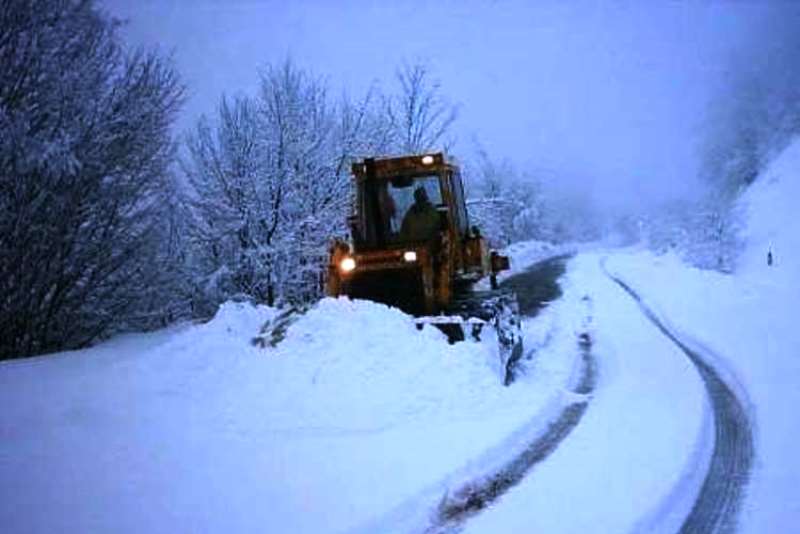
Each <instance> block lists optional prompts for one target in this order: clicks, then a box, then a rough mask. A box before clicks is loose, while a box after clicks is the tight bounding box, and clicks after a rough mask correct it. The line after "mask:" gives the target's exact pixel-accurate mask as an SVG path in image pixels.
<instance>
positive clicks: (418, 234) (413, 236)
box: [400, 187, 439, 241]
mask: <svg viewBox="0 0 800 534" xmlns="http://www.w3.org/2000/svg"><path fill="white" fill-rule="evenodd" d="M438 230H439V212H437V211H436V208H435V207H434V206H433V204H431V201H430V200H429V199H428V193H427V191H425V188H424V187H418V188H416V189H415V190H414V203H413V204H412V205H411V207H410V208H409V209H408V211H407V212H406V214H405V216H404V217H403V224H402V225H401V226H400V237H401V238H403V239H404V240H408V241H426V240H428V239H431V238H432V237H433V236H434V235H436V232H437V231H438Z"/></svg>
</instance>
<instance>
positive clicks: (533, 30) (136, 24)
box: [105, 0, 774, 205]
mask: <svg viewBox="0 0 800 534" xmlns="http://www.w3.org/2000/svg"><path fill="white" fill-rule="evenodd" d="M105 4H106V5H107V7H108V9H109V11H111V13H113V14H114V15H117V16H120V17H122V18H125V19H128V21H129V23H128V25H127V26H126V28H125V30H124V32H123V33H124V36H125V38H126V40H128V41H129V42H130V43H131V44H137V45H138V44H145V45H158V46H160V47H161V48H163V49H164V50H165V51H172V52H174V55H175V59H176V63H177V66H178V68H179V70H180V71H181V74H182V76H183V78H184V80H185V81H186V83H187V85H188V87H189V94H190V99H189V101H188V103H187V106H186V108H185V112H184V115H183V118H182V121H181V126H182V127H188V126H189V125H191V124H193V122H194V121H195V120H196V118H197V117H198V116H199V115H200V114H202V113H207V114H211V113H213V110H214V108H215V106H216V104H217V102H218V101H219V97H220V95H221V94H222V93H223V92H225V93H229V94H233V93H237V92H245V93H253V92H254V91H255V87H256V81H257V69H258V67H259V66H263V65H265V64H268V63H277V62H280V61H282V60H283V59H285V58H286V57H287V56H290V57H291V58H292V59H293V60H295V61H296V62H297V63H298V64H299V65H300V66H301V67H304V68H307V69H309V70H311V71H313V72H315V73H317V74H319V75H322V76H324V77H326V78H327V79H328V80H329V82H330V84H331V87H332V88H333V89H334V91H338V90H340V89H346V90H347V91H349V92H350V93H354V94H361V93H363V92H364V91H365V90H366V89H367V88H368V87H369V85H370V84H372V83H375V82H379V83H380V84H381V86H382V87H384V88H385V89H387V90H388V89H390V88H391V85H392V84H393V82H394V79H393V75H394V71H395V69H396V68H397V66H398V65H399V64H401V63H402V62H403V61H404V60H407V61H414V60H416V59H422V60H425V61H427V62H428V63H429V64H430V65H431V66H432V68H433V71H434V74H435V76H436V77H437V78H438V79H439V80H440V81H441V83H442V88H443V90H444V92H445V94H446V95H447V96H448V97H449V98H450V99H451V100H452V101H453V102H455V103H457V104H458V105H459V107H460V118H459V121H458V124H457V128H456V130H457V131H456V133H457V136H458V144H457V145H456V149H455V152H456V155H462V157H463V156H467V155H468V153H469V152H471V151H472V149H473V142H472V139H474V138H477V139H478V140H480V142H481V143H482V144H483V145H484V146H485V147H486V148H487V149H488V150H489V152H490V154H492V155H494V156H497V157H509V158H511V159H512V160H513V161H514V162H515V163H516V164H517V165H520V166H522V165H525V166H526V167H528V168H532V169H536V170H537V172H540V173H541V175H542V176H547V179H548V180H558V181H562V182H563V183H565V184H572V185H573V186H579V187H585V188H586V190H587V192H588V193H589V194H591V195H593V196H594V197H596V198H599V199H601V200H603V201H604V204H606V205H614V204H618V203H626V204H635V203H638V202H642V201H652V200H654V199H660V198H665V197H669V196H671V195H675V194H680V193H683V192H685V190H686V188H687V187H690V186H692V185H693V183H694V174H695V169H696V161H697V158H696V155H697V149H696V146H697V145H696V143H697V141H698V136H699V135H700V133H701V126H702V118H703V116H704V113H705V111H706V109H707V106H708V102H709V99H710V98H712V97H713V95H715V94H718V92H719V91H721V90H722V91H724V88H725V85H724V84H725V80H726V73H725V70H726V69H727V68H728V65H729V61H728V60H729V58H730V57H732V56H735V55H736V54H737V53H740V51H741V49H742V47H744V46H748V45H749V43H750V41H749V40H748V38H749V36H750V35H751V34H752V33H753V31H754V30H755V29H756V28H758V27H759V26H760V25H762V23H763V19H764V15H765V12H766V11H767V8H766V7H765V4H764V3H763V2H760V3H752V2H702V1H693V2H688V1H687V2H674V1H673V2H660V1H656V0H648V1H631V2H620V1H604V2H555V1H553V2H547V1H539V2H534V1H529V2H526V1H519V2H516V1H511V0H497V1H494V2H489V1H485V2H469V1H463V0H462V1H440V2H422V1H406V2H377V1H360V2H358V1H352V2H336V1H316V2H312V1H296V2H289V1H275V2H273V1H234V0H231V1H217V2H214V1H210V0H158V1H156V0H105ZM773 7H774V5H773Z"/></svg>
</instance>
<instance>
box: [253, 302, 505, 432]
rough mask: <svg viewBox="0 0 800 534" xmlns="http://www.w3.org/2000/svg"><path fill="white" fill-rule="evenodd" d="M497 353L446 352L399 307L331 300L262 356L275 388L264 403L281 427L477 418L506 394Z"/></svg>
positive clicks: (451, 348)
mask: <svg viewBox="0 0 800 534" xmlns="http://www.w3.org/2000/svg"><path fill="white" fill-rule="evenodd" d="M496 350H497V349H496V347H494V346H493V344H492V343H488V342H485V343H475V342H465V343H459V344H455V345H449V344H448V343H447V338H446V336H445V335H444V334H442V333H441V332H440V331H439V330H437V329H436V328H425V329H423V330H422V331H419V330H417V328H416V326H415V324H414V319H413V318H412V317H410V316H408V315H406V314H404V313H403V312H401V311H399V310H397V309H396V308H391V307H388V306H385V305H383V304H378V303H374V302H368V301H360V300H356V301H351V300H349V299H347V298H339V299H332V298H327V299H323V300H322V301H320V302H319V304H318V305H316V306H315V307H314V308H312V309H311V310H310V311H309V312H308V313H306V314H305V315H303V316H301V317H300V318H299V319H298V320H297V321H296V322H295V323H294V324H292V325H291V326H290V327H289V329H288V331H287V334H286V338H285V339H284V341H283V342H281V343H280V344H279V345H278V346H277V347H276V348H274V349H266V350H265V352H264V356H265V357H267V358H269V359H270V360H271V361H270V367H269V371H268V372H269V377H268V381H269V382H270V383H272V384H273V385H274V386H275V387H274V388H266V387H265V390H264V395H265V396H267V397H269V398H270V401H271V402H270V403H269V404H270V405H271V406H275V407H276V411H275V413H273V414H271V417H270V418H271V419H272V421H273V422H275V423H277V422H278V421H282V422H281V423H278V424H279V425H280V426H283V425H293V424H295V423H296V421H297V417H298V414H303V417H304V418H305V421H306V424H308V425H311V426H314V427H326V428H330V427H337V428H340V429H341V428H383V427H387V426H390V425H392V424H396V423H398V422H400V421H403V420H407V419H408V418H409V416H411V415H415V416H418V417H422V416H425V417H430V416H436V417H441V418H443V419H445V418H459V417H463V416H464V414H468V416H469V417H475V416H479V415H480V414H481V413H483V412H484V411H485V409H486V408H487V406H494V407H496V404H497V403H496V402H493V401H497V400H498V397H499V396H502V395H503V392H502V389H503V388H502V384H501V379H500V378H499V375H498V370H497V369H496V365H493V364H494V362H495V361H496V360H497V358H498V356H497V353H496ZM278 385H280V387H278ZM472 391H480V392H481V395H470V394H467V392H472ZM284 407H291V409H290V410H284ZM493 409H494V408H493Z"/></svg>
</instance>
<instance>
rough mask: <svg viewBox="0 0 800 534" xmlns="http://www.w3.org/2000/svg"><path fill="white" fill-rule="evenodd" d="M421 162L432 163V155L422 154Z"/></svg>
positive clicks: (424, 163)
mask: <svg viewBox="0 0 800 534" xmlns="http://www.w3.org/2000/svg"><path fill="white" fill-rule="evenodd" d="M422 164H423V165H432V164H433V156H431V155H428V156H422Z"/></svg>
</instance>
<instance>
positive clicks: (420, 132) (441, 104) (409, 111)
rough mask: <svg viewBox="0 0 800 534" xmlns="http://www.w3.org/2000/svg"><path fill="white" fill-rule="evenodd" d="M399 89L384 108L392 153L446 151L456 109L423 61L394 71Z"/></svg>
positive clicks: (450, 141)
mask: <svg viewBox="0 0 800 534" xmlns="http://www.w3.org/2000/svg"><path fill="white" fill-rule="evenodd" d="M396 77H397V81H398V83H399V92H398V93H397V94H395V95H393V96H392V97H390V98H387V99H386V102H385V111H386V115H387V116H388V119H389V121H390V124H391V125H392V128H393V132H394V148H395V152H398V153H402V154H419V153H423V152H430V151H433V150H449V149H451V148H452V145H453V141H452V139H449V138H448V134H450V133H451V127H452V125H453V123H454V122H455V120H456V118H457V117H458V110H457V108H456V107H455V106H454V105H453V104H451V103H450V102H449V101H448V100H447V99H446V98H445V97H444V96H443V95H442V92H441V85H440V84H439V82H438V81H436V80H434V79H432V78H431V74H430V69H429V68H428V67H427V66H426V65H425V64H424V63H419V62H418V63H413V64H411V63H406V64H404V65H403V66H402V67H401V68H399V69H398V70H397V73H396Z"/></svg>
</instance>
